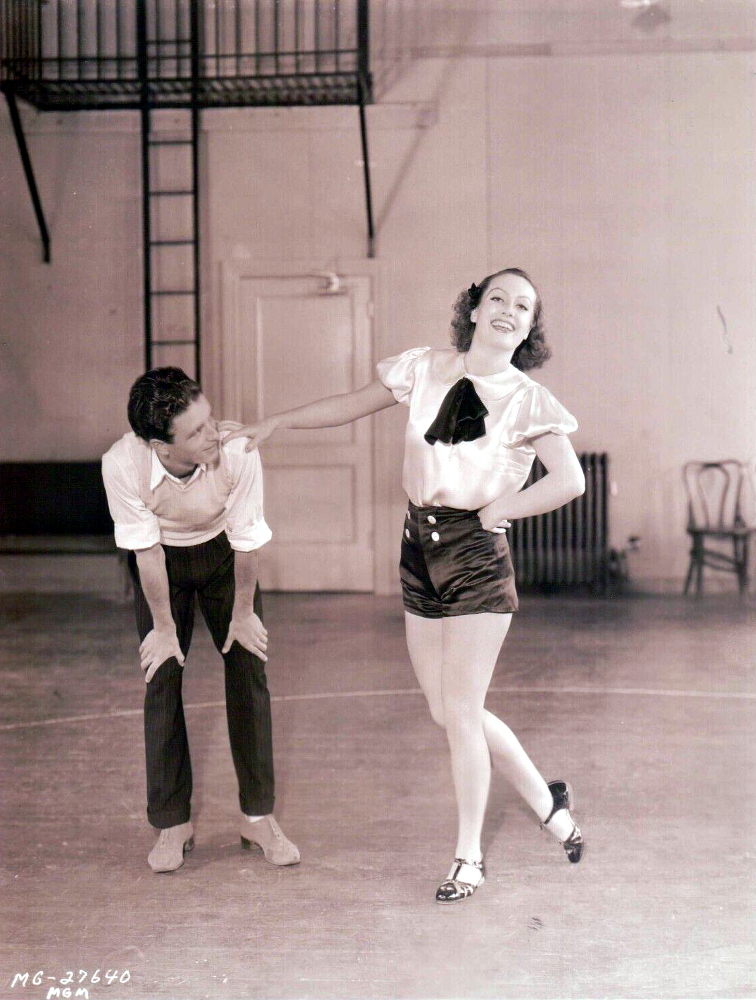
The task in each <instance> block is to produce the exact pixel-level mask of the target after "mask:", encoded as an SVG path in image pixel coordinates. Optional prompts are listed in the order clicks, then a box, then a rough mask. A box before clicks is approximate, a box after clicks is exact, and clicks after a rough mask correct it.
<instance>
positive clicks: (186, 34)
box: [0, 0, 370, 110]
mask: <svg viewBox="0 0 756 1000" xmlns="http://www.w3.org/2000/svg"><path fill="white" fill-rule="evenodd" d="M140 8H141V11H142V13H143V14H144V17H145V19H146V23H147V34H148V40H149V42H148V56H147V65H146V73H147V78H148V79H149V80H150V82H151V85H152V90H153V93H154V94H156V95H159V96H160V97H162V98H164V101H165V103H166V104H167V105H168V106H170V103H171V98H174V99H177V98H183V97H185V96H186V93H187V91H188V90H189V89H190V86H191V80H192V66H191V24H192V18H196V23H197V26H198V41H199V64H198V67H197V74H198V78H199V84H200V85H199V95H198V96H199V100H200V103H201V104H208V105H211V104H213V105H218V104H223V103H226V104H279V103H280V104H290V103H303V104H308V103H318V104H325V103H339V104H341V103H355V104H356V103H359V101H360V97H361V96H362V99H363V100H364V99H365V93H363V94H362V95H360V94H359V93H358V92H357V87H358V81H359V86H361V87H362V88H363V90H364V91H368V92H369V88H370V73H369V32H368V0H0V28H1V29H2V43H1V46H2V47H1V48H0V82H2V83H3V84H4V85H6V87H7V85H11V84H16V85H17V89H18V92H19V94H20V95H21V96H24V97H26V98H27V99H29V100H31V101H32V102H33V103H37V104H38V105H39V106H44V104H45V102H46V101H47V102H48V104H55V105H56V106H57V105H59V104H61V103H64V104H65V103H66V102H67V104H68V105H70V107H71V109H75V108H83V107H88V106H93V105H96V106H98V107H108V106H109V107H137V106H138V104H139V81H140V70H143V69H144V67H142V66H140V60H139V46H138V30H137V23H138V14H139V12H140ZM253 81H254V82H256V84H257V85H256V86H254V87H250V86H249V84H250V83H252V82H253ZM211 84H212V86H211ZM350 98H351V99H350ZM368 99H369V98H368ZM63 109H64V110H65V107H64V108H63Z"/></svg>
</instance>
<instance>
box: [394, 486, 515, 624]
mask: <svg viewBox="0 0 756 1000" xmlns="http://www.w3.org/2000/svg"><path fill="white" fill-rule="evenodd" d="M399 575H400V577H401V581H402V596H403V600H404V607H405V609H406V610H407V611H409V612H410V613H411V614H413V615H420V617H422V618H450V617H452V616H454V615H477V614H482V613H483V612H495V613H498V614H508V613H509V612H511V611H517V608H518V601H517V590H516V589H515V577H514V568H513V566H512V558H511V556H510V554H509V543H508V542H507V536H506V534H503V533H502V534H498V533H494V532H491V531H486V529H485V528H484V527H483V525H482V524H481V523H480V518H479V517H478V512H477V511H475V510H457V509H455V508H453V507H416V506H415V505H414V504H412V503H410V505H409V507H408V509H407V516H406V518H405V521H404V531H403V534H402V555H401V561H400V563H399Z"/></svg>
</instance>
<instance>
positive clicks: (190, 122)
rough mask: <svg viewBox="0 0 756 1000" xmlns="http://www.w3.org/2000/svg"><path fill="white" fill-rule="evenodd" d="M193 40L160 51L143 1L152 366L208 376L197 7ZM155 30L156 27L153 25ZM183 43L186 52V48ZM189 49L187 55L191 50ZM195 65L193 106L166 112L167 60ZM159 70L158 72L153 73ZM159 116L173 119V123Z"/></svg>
mask: <svg viewBox="0 0 756 1000" xmlns="http://www.w3.org/2000/svg"><path fill="white" fill-rule="evenodd" d="M190 11H191V24H190V33H189V38H183V39H176V38H173V39H171V40H170V43H168V44H170V45H172V46H175V55H174V56H171V57H166V56H164V55H162V54H161V46H162V45H164V44H166V43H165V42H164V41H163V40H162V39H161V38H160V36H159V24H158V26H157V27H158V33H157V37H155V38H152V39H150V38H148V37H147V32H148V24H147V16H146V5H145V3H144V0H138V6H137V51H138V64H139V81H140V94H141V100H140V114H141V138H142V232H143V240H142V242H143V295H144V363H145V368H147V369H149V368H153V367H162V366H164V365H174V366H176V367H179V368H183V369H184V371H185V372H186V373H187V375H189V376H190V378H194V379H195V380H196V381H199V380H200V377H201V356H200V355H201V344H200V308H201V303H200V267H199V162H198V160H199V125H200V109H199V104H198V100H197V80H198V74H199V56H198V53H199V45H198V34H199V31H198V29H199V25H198V19H197V6H196V4H191V5H190ZM153 27H154V26H153ZM181 46H184V50H183V53H182V54H181V55H179V52H180V51H181V49H180V47H181ZM187 48H188V50H189V51H188V55H187V54H186V49H187ZM165 58H172V59H174V60H179V59H180V60H182V61H184V62H186V61H188V62H190V65H191V76H192V87H191V96H190V100H189V102H188V104H187V103H186V102H183V104H182V105H178V104H169V105H168V106H167V107H165V108H164V109H162V110H161V108H160V104H159V100H158V96H159V95H158V92H157V88H158V86H159V77H160V63H161V60H162V59H165ZM153 68H155V72H154V73H151V69H153ZM156 116H169V118H170V121H169V122H168V124H167V126H166V123H165V122H163V121H157V120H156Z"/></svg>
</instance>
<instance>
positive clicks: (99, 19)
mask: <svg viewBox="0 0 756 1000" xmlns="http://www.w3.org/2000/svg"><path fill="white" fill-rule="evenodd" d="M95 14H96V22H95V24H96V28H95V38H96V45H97V79H98V80H99V79H100V66H101V63H100V59H101V57H102V54H103V53H102V7H101V6H100V0H97V8H96V12H95Z"/></svg>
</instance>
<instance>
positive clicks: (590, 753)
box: [0, 563, 756, 1000]
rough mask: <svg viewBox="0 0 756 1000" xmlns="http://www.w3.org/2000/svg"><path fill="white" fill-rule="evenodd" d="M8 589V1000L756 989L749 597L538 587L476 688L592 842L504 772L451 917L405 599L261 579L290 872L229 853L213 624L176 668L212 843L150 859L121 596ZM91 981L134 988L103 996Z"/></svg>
mask: <svg viewBox="0 0 756 1000" xmlns="http://www.w3.org/2000/svg"><path fill="white" fill-rule="evenodd" d="M36 565H37V566H40V564H39V563H37V564H36ZM12 589H15V591H16V592H13V593H5V594H3V595H0V611H1V613H2V623H1V630H0V657H1V664H0V683H1V685H2V691H3V694H4V698H3V705H2V717H1V718H0V748H2V759H3V768H2V772H1V773H2V778H1V781H2V787H1V789H0V793H1V799H2V827H1V829H0V837H1V841H0V842H1V843H2V859H3V869H2V880H3V882H2V906H3V927H2V931H1V932H0V938H1V939H2V951H1V952H0V963H1V967H0V997H2V998H3V1000H5V998H6V997H8V998H14V1000H15V998H17V997H25V998H35V1000H36V998H42V997H47V996H49V995H53V996H55V995H61V996H64V995H65V994H64V992H63V989H64V988H65V985H61V980H62V979H64V978H66V974H67V972H68V971H69V970H71V971H72V972H73V975H74V981H73V983H72V984H71V986H70V987H69V988H70V989H71V993H70V994H69V995H70V996H75V995H76V992H75V989H76V988H77V987H78V988H82V987H84V988H87V989H88V994H86V995H88V996H89V997H90V998H92V1000H99V998H108V1000H142V998H145V1000H147V998H150V1000H151V998H157V997H168V998H192V1000H194V998H205V997H208V998H253V997H254V998H317V1000H320V998H334V1000H337V998H359V1000H362V998H439V1000H441V998H444V1000H445V998H468V997H472V998H475V997H481V998H483V997H491V998H535V997H539V998H559V1000H562V998H573V997H579V998H599V997H601V998H604V997H607V998H618V997H624V998H634V997H644V998H645V997H648V998H655V1000H658V998H672V997H681V998H682V997H686V998H715V997H731V998H735V997H754V996H756V961H755V959H754V941H755V940H756V933H755V932H756V921H755V919H754V913H755V912H756V911H755V910H754V856H755V852H754V847H753V843H754V839H753V828H754V820H755V819H756V810H755V809H754V800H755V798H756V793H755V791H754V788H755V783H754V780H753V776H754V765H756V750H754V746H755V745H756V743H755V740H754V716H755V715H756V701H755V700H754V699H755V698H756V693H755V692H756V686H755V685H754V645H755V643H754V634H755V633H756V628H755V626H756V612H755V611H754V609H753V607H750V606H748V605H740V604H738V602H737V601H736V600H735V599H734V598H733V599H730V598H729V597H724V596H721V595H720V596H715V597H711V598H709V597H705V598H703V599H702V600H698V601H696V600H688V601H685V600H683V599H682V598H671V597H670V598H655V599H651V598H648V599H639V598H621V599H615V600H611V601H605V600H600V599H594V598H555V597H552V598H544V597H541V598H537V597H525V598H524V600H523V602H522V605H523V606H522V611H521V613H520V614H519V615H518V616H516V618H515V621H514V624H513V627H512V630H511V632H510V637H509V638H508V640H507V643H506V645H505V650H504V653H503V654H502V657H501V660H500V663H499V666H498V668H497V672H496V675H495V678H494V682H493V687H492V690H491V693H490V695H489V700H488V706H489V707H490V708H491V709H492V710H494V711H496V712H497V713H499V714H500V715H501V716H502V717H503V718H504V719H505V720H506V721H507V722H508V723H509V724H510V725H511V726H512V728H513V729H514V730H515V731H516V732H517V734H518V735H519V736H520V738H521V740H522V741H523V743H524V744H525V745H526V747H527V748H528V749H529V750H530V752H531V754H532V756H533V758H534V759H535V761H536V763H537V764H538V766H539V767H540V768H541V769H542V770H543V772H544V774H545V776H546V777H547V778H550V779H551V778H557V777H564V778H568V779H569V780H570V781H571V782H572V783H573V785H574V787H575V790H576V795H577V799H578V802H577V810H576V815H577V818H578V819H579V821H580V823H581V825H582V827H583V830H584V833H585V835H586V837H587V840H588V844H589V846H588V849H587V852H586V856H585V858H584V860H583V862H582V863H581V864H580V865H578V866H572V865H570V864H568V862H567V861H566V859H565V857H564V855H563V852H562V850H561V848H560V847H559V846H558V845H557V844H556V843H555V842H554V841H553V840H552V839H551V838H550V837H549V836H548V835H547V834H545V833H543V832H541V831H540V830H539V828H538V824H537V822H536V820H535V818H534V817H533V815H532V814H531V813H530V812H529V810H528V809H527V808H526V807H525V806H524V804H522V802H521V801H519V800H518V798H517V797H516V796H515V795H514V794H513V793H512V792H511V791H510V789H509V788H507V787H506V786H505V785H504V783H503V781H502V780H501V779H499V778H497V779H495V780H494V784H493V786H492V791H491V798H490V803H489V813H488V819H487V823H486V830H485V850H486V860H487V865H488V872H489V875H488V879H487V881H486V884H485V885H484V886H483V887H482V888H481V889H480V890H479V891H478V892H477V893H476V895H475V896H474V897H473V899H471V900H470V901H468V902H466V903H464V904H462V905H460V906H459V907H451V908H443V907H439V906H437V905H436V904H435V903H434V901H433V892H434V889H435V886H436V884H437V883H438V881H439V880H440V879H441V878H442V877H443V876H445V874H446V871H447V868H448V865H449V863H450V860H451V856H452V851H453V848H454V838H455V823H454V807H453V798H452V791H451V782H450V777H449V773H448V760H447V753H446V748H445V742H444V738H443V734H442V733H440V732H439V731H437V730H436V729H435V728H434V726H433V724H432V723H431V721H430V719H429V716H428V714H427V711H426V708H425V704H424V701H423V699H422V697H421V696H420V694H419V692H418V691H417V689H416V685H415V682H414V678H413V677H412V675H411V673H410V669H409V666H408V661H407V656H406V651H405V647H404V641H403V633H402V614H401V607H400V603H399V600H398V599H395V598H377V597H373V596H369V595H359V596H348V595H284V594H274V595H268V597H267V600H266V618H267V623H268V627H269V630H270V634H271V647H270V653H271V656H270V663H269V671H268V672H269V678H270V685H271V689H272V691H273V694H274V696H275V699H274V727H275V728H274V733H275V746H276V763H277V780H278V805H277V813H278V816H279V819H280V821H281V824H282V826H283V827H284V829H285V830H286V832H287V833H288V834H289V836H291V837H292V839H294V840H295V841H296V842H297V843H298V845H299V846H300V848H301V851H302V864H301V865H300V866H298V867H296V868H292V869H284V870H280V869H276V868H274V867H273V866H271V865H268V864H267V863H266V862H265V861H264V860H263V859H262V857H261V856H260V855H256V854H250V853H248V852H242V851H241V850H240V846H239V841H238V838H237V836H236V818H237V813H236V804H237V797H236V787H235V779H234V773H233V768H232V764H231V759H230V753H229V750H228V742H227V736H226V729H225V717H224V711H223V703H222V700H223V688H222V671H221V669H220V666H221V664H220V659H219V657H218V656H217V655H216V654H215V652H214V650H213V649H212V647H211V644H210V641H209V638H208V636H207V633H206V631H205V628H204V625H202V626H201V627H200V626H198V629H197V634H196V636H195V642H194V645H193V647H192V651H191V654H190V656H189V658H188V660H187V666H186V673H185V701H186V703H187V705H188V710H187V719H188V725H189V729H190V739H191V745H192V752H193V762H194V772H195V788H196V792H195V800H194V815H195V828H196V838H197V846H196V849H195V850H194V852H193V853H192V854H191V855H189V856H188V858H187V861H186V864H185V865H184V867H183V868H182V869H181V870H180V871H178V872H175V873H173V874H170V875H160V876H156V875H153V874H152V872H151V871H150V869H149V868H148V866H147V862H146V855H147V853H148V851H149V849H150V847H151V846H152V843H153V840H154V834H153V832H152V831H151V829H150V827H149V826H148V825H147V822H146V819H145V816H144V777H143V749H142V734H141V698H142V687H143V681H142V679H141V673H140V671H139V668H138V662H137V657H136V648H137V642H136V634H135V629H134V625H133V621H132V609H131V607H130V605H128V604H127V603H124V602H122V601H120V600H119V599H118V598H117V597H116V596H114V595H110V596H108V593H107V592H106V590H104V591H103V593H102V594H100V595H96V594H93V593H75V592H71V593H66V592H65V591H64V590H60V591H59V592H58V593H55V594H43V593H24V592H23V588H22V587H21V586H20V585H19V584H18V581H16V585H15V587H14V588H12ZM73 589H75V586H74V588H73ZM97 970H99V976H100V977H104V976H105V974H106V973H107V972H109V971H110V972H117V973H118V979H119V980H120V979H121V978H124V979H125V978H127V977H126V976H125V973H128V974H129V977H130V978H129V981H128V982H123V983H121V982H119V981H115V982H114V983H113V984H112V985H109V986H108V985H106V982H105V980H104V979H103V980H102V981H101V982H99V983H95V984H94V985H93V984H92V976H93V975H95V974H97ZM40 972H41V973H42V976H41V977H40V976H38V977H37V978H38V979H40V978H41V980H42V981H41V983H39V985H38V984H37V983H35V982H33V979H32V977H33V976H34V975H35V973H40ZM23 973H28V974H29V978H28V980H27V984H26V985H25V986H23V985H22V982H23V981H22V980H19V979H16V980H15V982H16V985H15V986H13V982H14V978H15V977H16V976H17V975H22V974H23ZM83 974H87V975H88V978H87V979H85V980H84V981H83V982H79V980H81V979H82V976H83ZM51 987H52V988H53V991H54V990H55V989H56V988H58V989H60V990H61V993H60V994H56V993H55V992H53V993H52V994H50V993H49V990H50V988H51ZM78 995H79V996H84V995H85V994H84V993H79V994H78Z"/></svg>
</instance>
